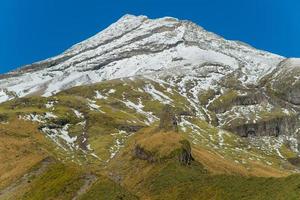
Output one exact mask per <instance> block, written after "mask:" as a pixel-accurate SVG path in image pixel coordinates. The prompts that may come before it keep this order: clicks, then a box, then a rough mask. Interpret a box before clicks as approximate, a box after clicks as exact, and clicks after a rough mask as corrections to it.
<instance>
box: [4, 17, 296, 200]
mask: <svg viewBox="0 0 300 200" xmlns="http://www.w3.org/2000/svg"><path fill="white" fill-rule="evenodd" d="M299 69H300V62H299V59H296V58H293V59H286V58H283V57H281V56H278V55H274V54H271V53H268V52H264V51H260V50H256V49H254V48H253V47H250V46H248V45H246V44H243V43H241V42H236V41H228V40H225V39H223V38H221V37H219V36H217V35H215V34H213V33H210V32H207V31H205V30H204V29H203V28H201V27H199V26H197V25H195V24H193V23H192V22H188V21H181V20H178V19H175V18H169V17H167V18H162V19H155V20H151V19H148V18H146V17H145V16H138V17H136V16H131V15H127V16H124V17H123V18H121V19H120V20H119V21H118V22H116V23H115V24H113V25H111V26H110V27H108V28H107V29H105V30H104V31H102V32H100V33H99V34H97V35H96V36H94V37H92V38H90V39H88V40H86V41H83V42H81V43H79V44H77V45H74V46H73V47H71V48H70V49H68V50H67V51H65V52H64V53H62V54H61V55H58V56H56V57H53V58H49V59H47V60H45V61H41V62H38V63H34V64H31V65H28V66H25V67H22V68H20V69H18V70H16V71H13V72H11V73H9V74H5V75H2V76H1V79H0V88H1V89H0V102H2V103H1V104H0V135H1V138H2V140H1V141H0V161H1V162H0V199H39V200H40V199H222V200H223V199H284V200H286V199H297V198H298V197H299V196H300V190H299V188H300V187H299V183H300V176H299V175H298V173H299V169H300V158H299V149H300V148H299V142H300V137H299V128H300V124H299V102H300V95H299V77H300V71H299Z"/></svg>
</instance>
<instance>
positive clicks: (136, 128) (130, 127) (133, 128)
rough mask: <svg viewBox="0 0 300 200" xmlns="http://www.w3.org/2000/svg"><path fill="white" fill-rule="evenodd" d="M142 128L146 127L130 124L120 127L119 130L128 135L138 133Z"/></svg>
mask: <svg viewBox="0 0 300 200" xmlns="http://www.w3.org/2000/svg"><path fill="white" fill-rule="evenodd" d="M142 128H144V126H139V125H130V124H122V125H119V127H118V129H119V130H122V131H126V132H127V133H132V132H137V131H139V130H140V129H142Z"/></svg>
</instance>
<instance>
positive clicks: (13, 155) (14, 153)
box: [0, 120, 47, 188]
mask: <svg viewBox="0 0 300 200" xmlns="http://www.w3.org/2000/svg"><path fill="white" fill-rule="evenodd" d="M0 137H1V140H0V160H1V162H0V188H3V187H5V186H7V185H9V184H10V183H12V182H13V181H16V180H17V179H18V178H20V177H21V176H22V175H23V174H25V173H26V171H28V170H29V169H31V168H32V167H33V166H34V165H36V164H37V163H39V162H40V161H41V160H42V159H44V158H45V157H47V153H46V152H45V151H44V150H43V149H41V147H40V145H39V143H40V142H42V140H45V138H44V136H42V135H41V134H40V133H39V132H38V131H37V127H36V126H35V125H34V124H32V123H29V122H24V121H20V120H14V121H11V122H10V123H9V124H0Z"/></svg>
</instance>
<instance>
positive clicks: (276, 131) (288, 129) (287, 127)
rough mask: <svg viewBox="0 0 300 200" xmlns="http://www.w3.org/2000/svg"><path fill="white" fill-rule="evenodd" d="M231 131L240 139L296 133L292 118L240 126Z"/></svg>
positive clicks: (294, 122) (294, 121)
mask: <svg viewBox="0 0 300 200" xmlns="http://www.w3.org/2000/svg"><path fill="white" fill-rule="evenodd" d="M231 131H233V132H235V133H237V134H238V135H240V136H241V137H249V136H274V137H278V136H279V135H289V133H293V132H295V131H296V120H295V119H294V118H292V117H290V118H288V117H284V118H277V119H272V120H269V121H264V122H260V123H249V124H242V125H241V126H237V127H234V128H233V129H232V130H231Z"/></svg>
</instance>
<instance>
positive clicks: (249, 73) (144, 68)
mask: <svg viewBox="0 0 300 200" xmlns="http://www.w3.org/2000/svg"><path fill="white" fill-rule="evenodd" d="M283 59H284V58H283V57H281V56H278V55H274V54H271V53H268V52H264V51H260V50H256V49H254V48H252V47H250V46H248V45H245V44H243V43H240V42H237V41H229V40H225V39H224V38H222V37H220V36H218V35H216V34H213V33H211V32H208V31H206V30H204V29H203V28H202V27H200V26H198V25H196V24H194V23H192V22H189V21H181V20H178V19H176V18H171V17H164V18H160V19H148V18H147V17H146V16H133V15H125V16H124V17H122V18H121V19H120V20H118V21H117V22H116V23H114V24H112V25H111V26H109V27H108V28H106V29H105V30H103V31H101V32H100V33H98V34H96V35H95V36H93V37H91V38H89V39H87V40H85V41H83V42H80V43H79V44H76V45H74V46H72V47H71V48H70V49H68V50H66V51H65V52H63V53H62V54H60V55H58V56H55V57H53V58H49V59H47V60H44V61H41V62H37V63H33V64H31V65H27V66H24V67H22V68H20V69H18V70H16V71H13V72H11V73H9V74H7V75H4V76H3V78H2V79H0V88H1V89H2V93H3V95H1V99H0V101H6V100H8V99H11V98H14V97H15V96H19V97H22V96H26V95H31V94H41V95H44V96H50V95H52V94H55V93H57V92H59V91H61V90H64V89H67V88H70V87H73V86H78V85H85V84H91V83H95V82H100V81H103V80H111V79H116V78H123V77H131V76H136V75H149V74H153V75H154V77H157V76H156V75H158V74H159V76H164V74H168V71H170V70H171V71H172V69H176V72H177V73H180V72H181V71H182V70H183V71H184V73H186V72H187V71H188V72H189V73H191V72H193V70H194V68H195V67H196V68H197V67H202V68H203V67H205V65H207V64H209V63H210V64H213V65H214V66H215V65H219V66H223V67H224V66H225V68H226V70H225V71H223V72H220V73H226V74H236V75H237V78H238V79H239V80H240V81H241V82H243V83H245V84H256V83H257V81H258V80H260V78H262V77H263V76H265V75H266V74H268V73H270V72H271V71H272V70H273V69H275V68H276V66H277V65H278V63H280V62H281V61H282V60H283ZM203 69H204V68H203ZM220 69H221V68H220ZM220 69H214V70H213V71H215V70H217V71H218V70H220ZM210 70H211V69H210ZM224 75H225V74H224ZM220 78H221V77H220ZM207 81H209V80H207ZM214 81H218V80H214ZM5 91H6V92H5ZM12 94H14V95H12Z"/></svg>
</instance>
